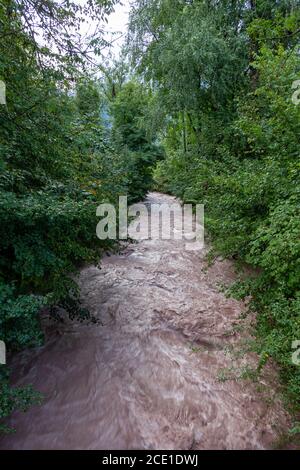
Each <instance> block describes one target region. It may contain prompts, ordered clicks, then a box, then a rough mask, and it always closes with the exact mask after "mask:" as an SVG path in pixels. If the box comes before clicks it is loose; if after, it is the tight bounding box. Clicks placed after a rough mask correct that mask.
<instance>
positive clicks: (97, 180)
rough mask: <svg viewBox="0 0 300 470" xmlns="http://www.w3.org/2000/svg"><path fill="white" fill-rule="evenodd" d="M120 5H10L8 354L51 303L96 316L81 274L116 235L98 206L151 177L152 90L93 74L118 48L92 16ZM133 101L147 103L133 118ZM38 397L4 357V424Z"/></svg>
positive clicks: (1, 248)
mask: <svg viewBox="0 0 300 470" xmlns="http://www.w3.org/2000/svg"><path fill="white" fill-rule="evenodd" d="M114 3H115V1H114V0H111V1H110V0H100V1H99V0H95V1H89V2H86V3H85V5H84V6H83V4H82V2H81V3H80V5H78V4H77V3H72V2H65V1H63V2H56V1H53V0H51V1H48V0H47V1H39V2H32V1H31V0H25V1H18V0H3V1H1V2H0V40H1V54H0V80H1V81H2V82H4V83H5V85H6V105H3V104H2V105H0V170H1V173H0V237H1V242H0V304H1V314H0V340H2V341H5V343H6V347H7V351H8V354H10V353H11V352H13V351H17V350H20V349H22V348H25V347H32V346H37V345H41V344H42V342H43V333H42V330H41V312H42V311H43V310H44V311H45V308H46V309H47V311H48V312H50V313H54V314H55V316H57V311H58V310H59V308H64V309H65V310H67V311H68V312H69V314H70V315H71V317H82V316H84V317H86V315H87V312H86V311H84V310H83V309H82V308H81V307H80V302H79V292H78V288H77V285H76V283H75V282H74V280H73V279H74V276H71V274H72V273H74V272H75V271H76V269H78V267H79V266H80V265H81V264H82V263H84V262H93V261H94V260H98V259H99V256H100V255H101V252H103V251H104V250H106V249H107V248H109V247H111V246H112V244H113V242H112V241H109V240H108V241H100V240H97V238H96V225H97V219H96V207H97V206H98V205H99V204H100V203H101V202H103V201H111V202H116V201H117V198H118V195H121V194H128V195H129V198H130V199H132V200H133V199H136V198H140V197H142V196H143V195H144V193H145V191H147V189H148V185H149V184H150V178H149V165H150V164H151V163H152V162H153V159H155V158H156V155H158V153H159V152H158V150H157V148H156V147H155V146H154V145H153V144H152V140H153V138H148V137H147V136H146V135H145V132H144V131H143V129H142V126H141V127H140V125H139V123H138V122H135V120H136V116H138V117H139V118H142V116H143V113H144V112H146V108H147V100H148V101H149V100H150V96H149V97H148V98H147V94H145V93H143V90H142V87H141V86H137V85H136V84H134V83H133V84H131V85H130V84H128V85H126V86H127V88H126V89H124V91H121V90H119V89H118V92H120V94H119V95H118V94H116V93H115V94H114V96H112V97H110V100H108V98H107V95H108V94H107V93H104V88H105V87H107V86H108V85H107V84H105V80H104V81H103V80H102V82H99V81H98V82H97V81H95V80H92V79H91V76H92V75H91V67H90V62H91V61H94V60H95V54H97V53H100V52H101V50H102V49H103V48H104V47H106V45H107V44H106V42H105V40H104V39H103V34H102V29H101V27H100V29H99V30H97V31H96V32H95V34H94V35H93V37H90V38H89V42H88V43H87V44H83V43H82V38H81V36H80V25H81V24H82V22H84V20H85V18H86V17H87V15H88V16H89V17H92V18H95V19H98V20H100V21H101V20H104V19H105V17H106V16H107V14H109V13H110V11H111V9H112V7H113V5H114ZM81 5H82V6H81ZM91 48H92V50H93V51H94V56H92V57H90V56H89V55H88V53H87V52H86V51H88V50H91ZM130 90H131V91H130ZM128 93H130V97H128ZM128 99H130V100H131V99H132V103H134V106H136V107H137V109H135V110H134V113H133V110H132V109H131V111H128V114H127V115H126V116H123V115H122V108H123V107H126V106H127V105H128V103H129V102H128ZM138 109H140V111H139V112H138ZM130 113H131V115H129V114H130ZM105 114H106V115H110V117H108V118H107V119H106V120H105V119H104V118H103V116H104V115H105ZM111 120H112V121H114V122H115V124H114V125H113V127H114V129H113V130H114V132H112V129H111V126H112V124H111V123H110V122H109V121H111ZM123 121H124V122H123ZM126 126H127V130H125V127H126ZM130 126H131V127H130ZM118 128H120V129H121V128H122V129H121V130H118ZM117 133H118V135H119V137H118V138H117V137H115V136H114V135H113V134H117ZM131 133H132V134H134V135H133V136H132V135H131ZM125 147H126V148H127V150H126V152H125V151H123V149H124V148H125ZM144 177H145V178H146V179H147V181H146V182H144V181H143V178H144ZM36 399H38V397H37V396H36V395H35V394H34V393H33V392H32V390H31V389H30V388H24V389H12V388H10V387H9V376H8V370H7V367H6V366H1V369H0V425H1V419H2V418H4V417H5V416H7V415H8V414H10V413H11V412H12V411H13V410H14V409H16V408H21V409H25V408H26V407H27V406H29V405H30V403H31V402H32V401H34V400H36Z"/></svg>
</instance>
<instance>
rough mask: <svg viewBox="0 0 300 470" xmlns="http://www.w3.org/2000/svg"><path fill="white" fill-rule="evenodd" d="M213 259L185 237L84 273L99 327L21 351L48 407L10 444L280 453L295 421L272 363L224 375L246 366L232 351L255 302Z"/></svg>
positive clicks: (153, 196) (32, 414)
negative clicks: (238, 291)
mask: <svg viewBox="0 0 300 470" xmlns="http://www.w3.org/2000/svg"><path fill="white" fill-rule="evenodd" d="M173 201H174V199H173V198H172V197H170V196H166V195H162V194H158V193H150V194H149V195H148V199H147V202H148V203H153V202H156V203H159V202H164V203H169V204H171V203H172V202H173ZM205 255H206V252H205V250H198V251H189V250H186V249H185V242H184V241H183V240H174V239H172V240H141V241H139V242H138V243H132V244H129V245H127V246H126V247H125V248H124V250H123V251H122V252H121V254H117V255H112V256H107V257H105V258H104V259H103V260H102V262H101V266H100V267H92V266H90V267H87V268H85V269H83V270H82V272H81V275H80V279H79V282H80V286H81V293H82V300H83V303H84V305H85V306H86V307H88V308H89V310H90V311H91V313H92V314H93V315H95V316H96V317H97V319H99V324H86V325H84V324H77V323H72V322H70V321H66V322H65V323H64V324H63V325H58V326H57V327H55V328H53V331H52V332H51V334H48V340H47V342H46V344H45V345H44V346H43V347H41V348H37V349H35V350H33V351H32V350H31V351H27V352H23V353H20V354H19V355H17V356H15V358H14V359H13V361H14V371H15V373H14V380H15V383H18V384H32V385H33V387H34V388H35V389H37V390H39V391H41V392H42V394H43V395H44V401H43V403H42V405H41V406H35V407H33V408H31V409H30V410H29V411H28V412H27V413H24V414H22V413H21V412H18V413H15V414H14V416H13V417H12V419H11V422H10V423H9V424H11V425H12V426H14V427H15V428H16V433H15V434H12V435H8V436H5V437H3V438H2V440H1V442H0V447H1V448H3V449H140V448H142V449H267V448H271V447H272V446H273V445H274V442H276V440H277V439H278V437H279V436H280V434H281V432H282V431H283V430H284V429H286V426H287V423H288V417H287V416H286V414H285V412H284V411H283V408H282V406H281V403H280V401H279V400H278V398H277V395H276V388H275V386H274V383H276V381H277V380H276V373H275V371H274V370H273V369H272V368H271V367H269V369H268V368H267V371H266V374H265V376H264V382H260V381H259V382H258V383H254V382H251V381H249V380H237V379H236V378H235V377H229V380H225V377H223V375H224V374H225V372H224V371H231V370H232V369H233V368H234V367H238V359H235V355H234V354H232V353H228V351H232V350H233V351H234V350H235V348H236V347H237V345H238V344H239V343H240V341H241V340H242V339H243V340H244V341H245V338H242V337H240V336H239V335H240V333H238V331H239V328H237V326H239V325H240V323H241V321H240V315H241V313H243V311H244V310H245V305H244V304H243V303H242V302H238V301H236V300H233V299H229V298H226V297H225V295H224V294H223V293H222V292H221V289H220V284H223V283H225V284H226V283H227V284H229V283H230V282H232V280H233V279H234V277H235V274H234V269H233V267H232V265H231V263H230V262H229V261H221V260H217V261H216V262H215V264H214V265H213V266H211V267H210V268H207V266H206V262H205ZM54 330H55V331H54ZM246 339H247V338H246ZM251 360H255V358H254V357H251ZM261 389H264V390H267V391H268V392H269V393H271V405H270V399H268V400H267V399H266V397H265V396H264V394H263V393H262V392H261ZM269 398H270V397H269Z"/></svg>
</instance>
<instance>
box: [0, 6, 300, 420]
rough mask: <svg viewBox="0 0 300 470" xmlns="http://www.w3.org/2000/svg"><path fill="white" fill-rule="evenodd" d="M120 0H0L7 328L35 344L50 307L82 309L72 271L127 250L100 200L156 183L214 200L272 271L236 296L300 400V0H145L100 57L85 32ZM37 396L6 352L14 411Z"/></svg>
mask: <svg viewBox="0 0 300 470" xmlns="http://www.w3.org/2000/svg"><path fill="white" fill-rule="evenodd" d="M116 3H117V1H116V0H90V1H89V2H86V3H85V4H84V6H83V5H82V2H81V3H80V4H78V3H77V2H74V3H72V2H67V1H62V2H57V1H54V0H47V1H46V0H45V1H43V0H41V1H37V2H33V1H31V0H22V1H21V0H1V2H0V48H1V54H0V80H1V81H2V82H4V83H5V85H6V104H5V105H2V104H0V236H1V242H0V252H1V257H0V303H1V313H0V339H1V340H3V341H5V343H6V345H7V348H8V351H9V353H10V352H14V351H18V350H20V349H23V348H26V347H33V346H38V345H41V344H42V342H43V334H42V329H41V312H42V311H43V310H44V309H48V311H49V312H50V313H51V312H54V311H55V310H56V309H57V307H63V308H64V309H65V310H66V311H68V312H69V314H70V315H71V317H79V318H80V317H81V316H82V315H85V312H84V311H82V309H81V307H80V303H79V292H78V287H77V285H76V283H75V282H74V280H73V277H72V276H71V274H72V273H74V272H76V270H77V269H78V268H79V267H80V265H81V264H82V263H85V262H94V261H96V260H98V259H99V257H100V256H101V253H102V252H103V251H105V250H107V249H109V248H110V247H111V246H112V242H110V241H107V242H104V241H99V240H97V238H96V232H95V229H96V207H97V206H98V205H99V204H100V203H101V202H104V201H105V202H116V201H117V198H118V196H119V195H124V194H127V195H128V197H129V201H138V200H140V199H142V198H143V196H144V195H145V194H146V192H147V191H148V190H149V189H150V188H151V187H153V178H154V184H155V187H156V188H158V189H159V190H161V191H165V192H167V193H171V194H174V195H176V196H179V197H180V198H181V199H182V200H183V201H188V202H191V201H192V202H199V203H204V204H205V214H206V221H205V223H206V228H207V229H208V231H209V233H210V236H211V238H212V241H213V246H214V250H215V251H216V252H217V253H219V254H221V255H223V256H225V257H232V258H234V259H238V260H240V261H242V262H246V263H248V264H250V265H252V266H253V267H255V268H257V271H258V275H257V276H256V277H255V278H254V279H253V278H251V279H250V280H247V281H244V282H243V283H240V284H239V285H237V286H236V287H235V293H236V295H239V296H240V297H241V298H242V297H246V296H251V299H252V300H251V304H250V307H251V309H253V310H255V311H256V312H257V350H258V352H259V354H260V357H261V363H260V370H263V365H264V364H265V362H266V361H267V360H268V359H269V358H273V359H274V360H275V361H276V362H277V363H278V364H279V365H280V369H281V374H282V379H283V382H284V383H285V384H286V389H287V392H288V396H289V398H290V402H291V403H293V405H294V407H295V408H296V409H298V410H299V407H300V402H299V397H300V366H299V365H296V364H293V363H292V353H293V350H292V342H293V341H296V340H300V293H299V284H300V217H299V216H300V213H299V212H300V163H299V156H300V155H299V136H300V132H299V131H300V103H299V101H300V100H299V99H298V97H299V98H300V93H299V94H297V81H298V80H300V55H299V53H300V50H299V37H300V2H299V1H298V0H280V1H274V0H256V1H255V0H253V1H252V0H250V1H249V0H194V1H188V0H137V1H135V2H133V5H132V10H131V15H130V24H129V31H128V38H127V41H126V45H125V46H124V51H123V54H122V56H121V59H120V61H119V62H117V63H114V64H113V65H111V64H110V65H107V67H103V66H102V65H101V67H99V66H97V65H95V64H97V60H98V59H99V57H100V58H101V54H102V51H103V50H105V48H107V47H108V44H107V42H106V41H105V39H104V34H103V28H102V27H100V28H99V29H98V30H97V32H95V34H94V35H93V36H91V37H89V38H88V43H83V39H82V36H81V34H80V28H81V25H82V24H83V23H84V21H85V18H87V17H89V18H92V19H94V20H100V24H102V23H103V22H105V19H106V18H107V16H108V15H109V14H110V12H111V11H112V10H113V7H114V5H115V4H116ZM91 51H92V53H91ZM98 61H99V60H98ZM99 70H100V72H99ZM100 75H101V78H99V77H100ZM299 83H300V82H299ZM298 88H300V86H299V87H298ZM34 400H39V397H37V396H35V394H34V393H33V392H32V390H31V389H14V388H11V387H10V386H9V375H8V370H7V367H6V366H4V365H2V366H1V365H0V422H1V420H2V419H3V418H5V417H6V416H8V415H9V414H10V413H11V412H12V411H14V410H15V409H25V408H26V407H27V406H29V405H30V403H31V402H32V401H34Z"/></svg>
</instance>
